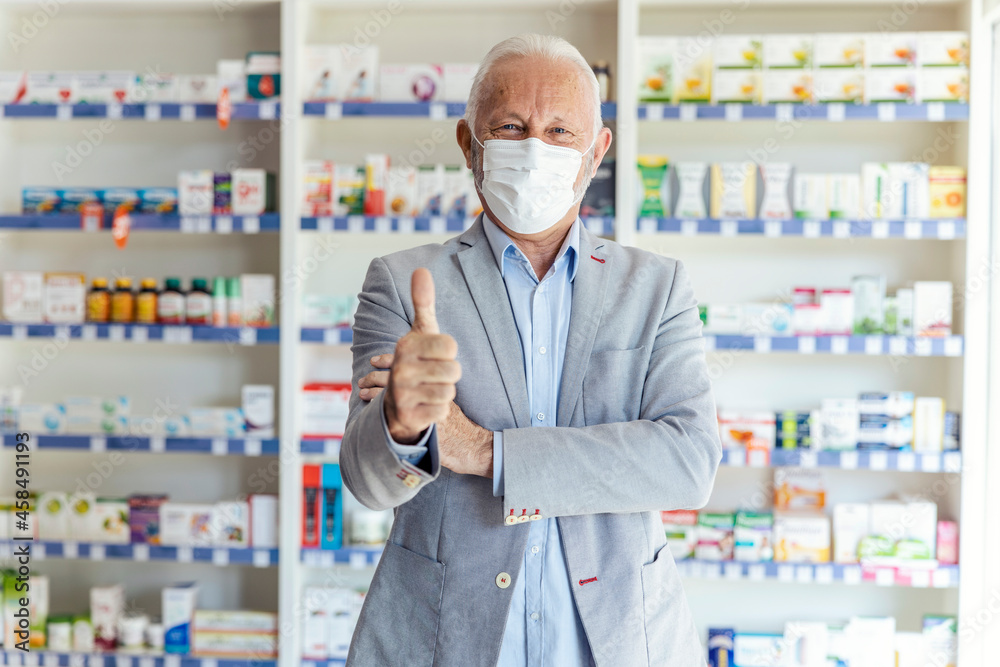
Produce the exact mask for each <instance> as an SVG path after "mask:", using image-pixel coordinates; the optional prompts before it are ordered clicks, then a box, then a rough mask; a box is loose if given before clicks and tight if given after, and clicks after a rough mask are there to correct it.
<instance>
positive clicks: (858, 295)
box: [851, 276, 885, 335]
mask: <svg viewBox="0 0 1000 667" xmlns="http://www.w3.org/2000/svg"><path fill="white" fill-rule="evenodd" d="M851 293H852V294H853V295H854V333H856V334H865V335H867V334H877V333H881V332H882V329H883V324H884V322H885V313H884V311H883V306H884V304H885V276H855V277H854V278H852V279H851Z"/></svg>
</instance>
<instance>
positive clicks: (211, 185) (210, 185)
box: [177, 169, 215, 215]
mask: <svg viewBox="0 0 1000 667" xmlns="http://www.w3.org/2000/svg"><path fill="white" fill-rule="evenodd" d="M214 202H215V174H214V173H213V172H212V171H211V170H209V169H197V170H190V171H182V172H180V173H179V174H178V175H177V210H178V211H179V212H180V214H181V215H210V214H211V213H212V205H213V204H214Z"/></svg>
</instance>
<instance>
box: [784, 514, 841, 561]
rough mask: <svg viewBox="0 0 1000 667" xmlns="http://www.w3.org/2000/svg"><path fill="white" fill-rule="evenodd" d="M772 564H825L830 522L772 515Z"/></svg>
mask: <svg viewBox="0 0 1000 667" xmlns="http://www.w3.org/2000/svg"><path fill="white" fill-rule="evenodd" d="M774 560H776V561H779V562H785V563H828V562H829V561H830V519H829V518H828V517H825V516H823V515H820V514H798V513H792V512H775V514H774Z"/></svg>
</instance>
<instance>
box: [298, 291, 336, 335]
mask: <svg viewBox="0 0 1000 667" xmlns="http://www.w3.org/2000/svg"><path fill="white" fill-rule="evenodd" d="M340 301H341V299H340V297H337V296H334V295H332V294H303V295H302V314H301V316H300V318H301V322H302V326H304V327H332V326H334V325H336V324H337V317H338V314H339V313H340Z"/></svg>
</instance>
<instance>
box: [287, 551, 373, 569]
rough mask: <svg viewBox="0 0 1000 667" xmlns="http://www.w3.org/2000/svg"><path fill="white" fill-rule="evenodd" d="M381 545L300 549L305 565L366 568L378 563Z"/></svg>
mask: <svg viewBox="0 0 1000 667" xmlns="http://www.w3.org/2000/svg"><path fill="white" fill-rule="evenodd" d="M382 549H383V547H382V546H374V547H344V548H343V549H302V564H303V565H306V566H307V567H332V566H334V565H348V566H350V567H353V568H359V569H360V568H366V567H374V566H375V565H378V561H379V558H381V557H382Z"/></svg>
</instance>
